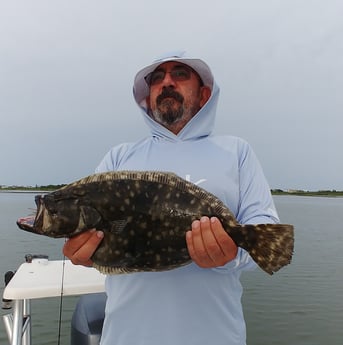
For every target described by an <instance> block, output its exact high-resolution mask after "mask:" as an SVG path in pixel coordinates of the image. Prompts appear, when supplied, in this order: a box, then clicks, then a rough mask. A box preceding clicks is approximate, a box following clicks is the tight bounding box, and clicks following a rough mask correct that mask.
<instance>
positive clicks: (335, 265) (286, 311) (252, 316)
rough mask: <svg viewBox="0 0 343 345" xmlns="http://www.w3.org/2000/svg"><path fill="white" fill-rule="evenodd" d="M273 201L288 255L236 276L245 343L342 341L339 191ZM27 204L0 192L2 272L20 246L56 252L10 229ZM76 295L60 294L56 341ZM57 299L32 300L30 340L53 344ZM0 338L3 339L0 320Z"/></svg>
mask: <svg viewBox="0 0 343 345" xmlns="http://www.w3.org/2000/svg"><path fill="white" fill-rule="evenodd" d="M274 200H275V203H276V207H277V209H278V211H279V215H280V218H281V220H282V222H283V223H291V224H294V225H295V228H296V238H295V240H296V242H295V254H294V259H293V262H292V264H291V265H290V266H288V267H286V268H284V269H282V270H281V271H280V272H278V273H276V274H275V275H274V276H271V277H270V276H268V275H267V274H265V273H264V272H262V271H260V270H256V271H254V272H248V273H245V274H244V276H243V277H242V283H243V284H244V287H245V293H244V296H243V306H244V310H245V318H246V321H247V336H248V345H342V344H343V249H342V245H343V198H336V199H334V198H314V197H291V196H278V197H274ZM30 207H34V202H33V194H30V193H29V194H24V193H19V194H16V193H0V231H1V232H0V234H1V241H0V258H1V260H0V274H1V275H2V276H3V274H4V273H5V272H6V271H8V270H15V269H16V268H17V267H18V266H19V265H20V264H21V263H22V262H23V261H24V256H25V254H27V253H34V254H38V253H40V254H48V255H49V258H50V259H51V260H56V259H62V255H61V247H62V245H63V240H56V239H50V238H45V237H43V236H35V235H32V234H29V233H25V232H23V231H20V230H17V228H16V225H15V220H16V219H17V218H18V217H20V216H23V215H27V214H28V213H29V208H30ZM0 286H1V294H2V291H3V289H2V288H3V284H0ZM76 301H77V298H75V297H67V298H65V299H64V301H63V315H62V317H63V323H62V337H61V344H62V345H68V344H69V340H70V338H69V332H70V329H69V322H70V318H71V315H72V311H73V309H74V306H75V303H76ZM59 303H60V301H59V299H58V298H51V299H47V300H33V301H32V315H33V329H32V333H33V345H50V344H51V345H56V344H57V335H58V327H57V321H58V318H59ZM4 313H6V312H5V311H3V312H2V314H4ZM0 344H4V345H5V344H7V336H6V334H5V330H4V327H3V323H2V320H1V321H0ZM214 345H215V344H214ZM228 345H229V344H228Z"/></svg>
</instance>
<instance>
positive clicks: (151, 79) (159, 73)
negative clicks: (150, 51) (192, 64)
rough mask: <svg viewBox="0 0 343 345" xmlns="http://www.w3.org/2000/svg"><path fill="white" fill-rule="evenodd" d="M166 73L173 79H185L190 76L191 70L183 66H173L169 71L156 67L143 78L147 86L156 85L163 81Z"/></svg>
mask: <svg viewBox="0 0 343 345" xmlns="http://www.w3.org/2000/svg"><path fill="white" fill-rule="evenodd" d="M167 73H169V74H170V76H171V78H172V79H173V80H174V81H185V80H189V79H190V78H191V75H192V70H191V69H190V68H187V67H184V66H181V67H175V68H174V69H172V70H171V71H170V72H166V71H165V70H163V69H157V70H155V71H153V72H151V73H149V74H148V75H147V76H146V77H145V78H144V79H145V81H146V83H147V84H148V85H149V86H152V85H157V84H160V83H162V82H163V80H164V78H165V76H166V74H167Z"/></svg>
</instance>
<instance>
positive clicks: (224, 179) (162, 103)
mask: <svg viewBox="0 0 343 345" xmlns="http://www.w3.org/2000/svg"><path fill="white" fill-rule="evenodd" d="M218 96H219V88H218V86H217V85H216V83H215V82H214V79H213V76H212V73H211V71H210V69H209V67H208V66H207V65H206V64H205V63H204V62H203V61H202V60H199V59H190V58H187V57H184V56H183V55H182V54H178V55H173V56H167V57H164V58H161V59H159V60H157V61H155V62H154V63H153V64H151V65H149V66H147V67H145V68H144V69H142V70H141V71H140V72H138V74H137V75H136V78H135V81H134V97H135V100H136V102H137V104H138V105H139V106H140V108H141V109H142V112H143V116H144V119H145V121H146V123H147V125H148V126H149V128H150V129H151V136H149V137H147V138H145V139H143V140H141V141H139V142H137V143H125V144H122V145H119V146H117V147H114V148H113V149H112V150H111V151H110V152H109V153H108V154H107V155H106V156H105V157H104V159H103V161H102V162H101V163H100V165H99V166H98V168H97V172H104V171H110V170H159V171H173V172H175V173H176V174H178V175H179V176H181V177H183V178H186V179H188V180H190V181H191V182H193V183H195V184H198V185H200V186H201V187H202V188H204V189H206V190H208V191H209V192H211V193H213V194H215V195H216V196H217V197H219V198H220V199H221V200H222V201H223V202H224V203H225V204H226V205H227V206H228V207H229V208H230V209H231V211H232V212H233V213H234V214H235V216H236V217H237V220H238V221H239V222H240V223H255V224H256V223H274V222H278V217H277V214H276V211H275V208H274V204H273V201H272V198H271V195H270V189H269V186H268V184H267V182H266V180H265V178H264V175H263V172H262V169H261V167H260V165H259V163H258V161H257V159H256V157H255V155H254V153H253V152H252V150H251V148H250V146H249V145H248V144H247V143H246V142H245V141H243V140H241V139H239V138H236V137H231V136H222V137H217V136H212V135H211V132H212V129H213V125H214V120H215V112H216V104H217V101H218ZM99 230H101V229H99ZM102 236H103V234H102V232H101V231H95V230H92V231H89V232H87V233H84V234H81V235H79V236H78V237H76V238H74V239H71V240H69V241H68V242H67V243H66V245H65V247H64V253H65V255H66V256H67V257H69V258H70V259H71V260H72V261H73V262H74V263H75V264H83V265H91V264H92V262H91V255H92V253H93V252H94V250H95V249H96V247H97V245H98V244H99V243H100V241H101V239H102ZM186 241H187V246H188V251H189V254H190V256H191V258H192V260H193V263H191V264H190V265H187V266H184V267H181V268H177V269H174V270H171V271H166V272H142V273H133V274H126V275H113V276H108V277H107V278H106V292H107V304H106V317H105V322H104V328H103V334H102V339H101V344H103V345H110V344H111V345H132V344H135V345H157V344H158V345H160V344H164V345H183V344H187V345H202V344H203V345H209V344H212V345H224V344H225V345H229V344H230V345H234V344H235V345H244V344H245V343H246V339H245V338H246V336H245V322H244V318H243V312H242V306H241V295H242V287H241V284H240V281H239V279H240V275H241V273H242V271H244V270H248V269H252V268H254V267H255V263H254V262H253V260H252V259H251V258H250V256H249V255H248V253H247V252H245V251H244V250H243V249H241V248H237V246H236V245H235V243H234V242H233V241H232V240H231V238H230V237H229V235H227V234H226V232H225V231H224V230H223V228H222V226H221V224H220V222H219V220H218V219H217V218H215V217H213V218H211V219H209V218H208V217H202V218H201V219H200V220H197V221H194V222H193V224H190V230H189V231H188V232H187V234H186Z"/></svg>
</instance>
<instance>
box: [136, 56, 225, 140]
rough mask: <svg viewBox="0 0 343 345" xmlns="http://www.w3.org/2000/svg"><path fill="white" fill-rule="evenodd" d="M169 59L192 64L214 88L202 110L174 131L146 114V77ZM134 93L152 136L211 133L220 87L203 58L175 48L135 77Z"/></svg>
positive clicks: (192, 136)
mask: <svg viewBox="0 0 343 345" xmlns="http://www.w3.org/2000/svg"><path fill="white" fill-rule="evenodd" d="M168 61H178V62H181V63H183V64H185V65H188V66H190V67H191V68H193V69H194V70H195V71H196V72H197V73H198V74H199V76H200V78H201V79H202V81H203V83H204V85H206V86H209V87H210V89H211V97H210V98H209V100H208V101H207V103H206V104H205V105H204V106H203V107H202V108H201V109H200V111H199V112H198V113H197V114H196V115H195V116H194V117H193V118H192V119H191V121H189V122H188V123H187V125H186V126H185V127H184V128H183V129H182V130H181V131H180V132H179V133H178V135H175V134H173V133H172V132H170V131H169V130H168V129H167V128H165V127H163V126H162V125H160V124H159V123H157V122H156V121H154V120H153V119H152V118H151V117H150V116H149V115H148V114H147V104H146V97H147V96H148V95H149V87H148V85H147V83H146V82H145V79H144V78H145V77H146V76H147V75H148V74H149V73H150V72H152V71H154V70H155V69H156V68H157V67H158V66H159V65H161V64H162V63H164V62H168ZM133 95H134V98H135V101H136V103H137V105H138V106H139V107H140V109H141V110H142V113H143V116H144V120H145V122H146V123H147V125H148V126H149V128H150V129H151V132H152V134H153V136H155V137H164V138H168V139H170V140H190V139H196V138H200V137H204V136H208V135H209V134H210V133H211V132H212V130H213V127H214V121H215V112H216V106H217V102H218V96H219V87H218V86H217V85H216V83H215V81H214V78H213V75H212V72H211V70H210V68H209V66H208V65H207V64H206V63H205V62H204V61H202V60H200V59H196V58H190V57H186V56H185V52H173V53H169V54H166V55H164V56H162V57H159V58H158V59H156V60H155V61H153V63H152V64H150V65H148V66H146V67H144V68H143V69H141V70H140V71H139V72H138V73H137V74H136V77H135V79H134V86H133Z"/></svg>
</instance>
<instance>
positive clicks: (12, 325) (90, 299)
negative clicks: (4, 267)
mask: <svg viewBox="0 0 343 345" xmlns="http://www.w3.org/2000/svg"><path fill="white" fill-rule="evenodd" d="M62 276H63V277H64V278H63V284H62V278H61V277H62ZM7 280H8V281H7V285H6V287H5V289H4V293H3V308H4V309H8V310H9V313H8V314H6V315H4V316H3V321H4V323H5V328H6V331H7V336H8V340H9V344H10V345H32V339H31V306H30V302H31V300H32V299H38V298H49V297H58V296H61V295H62V296H72V295H81V297H80V299H79V302H78V303H77V305H76V308H75V311H74V313H73V317H72V321H71V345H76V344H77V345H98V344H99V341H100V337H101V330H102V323H103V318H104V310H105V301H106V297H105V293H104V289H105V275H103V274H101V273H100V272H99V271H97V270H95V269H94V268H91V267H84V266H75V265H73V264H72V263H71V262H70V261H69V260H55V261H50V260H48V258H47V257H46V256H42V255H37V256H31V257H30V256H27V260H26V262H24V263H23V264H22V265H21V266H20V267H19V268H18V270H17V271H16V272H15V274H13V275H11V274H10V273H9V272H8V274H7ZM90 311H91V312H90Z"/></svg>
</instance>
